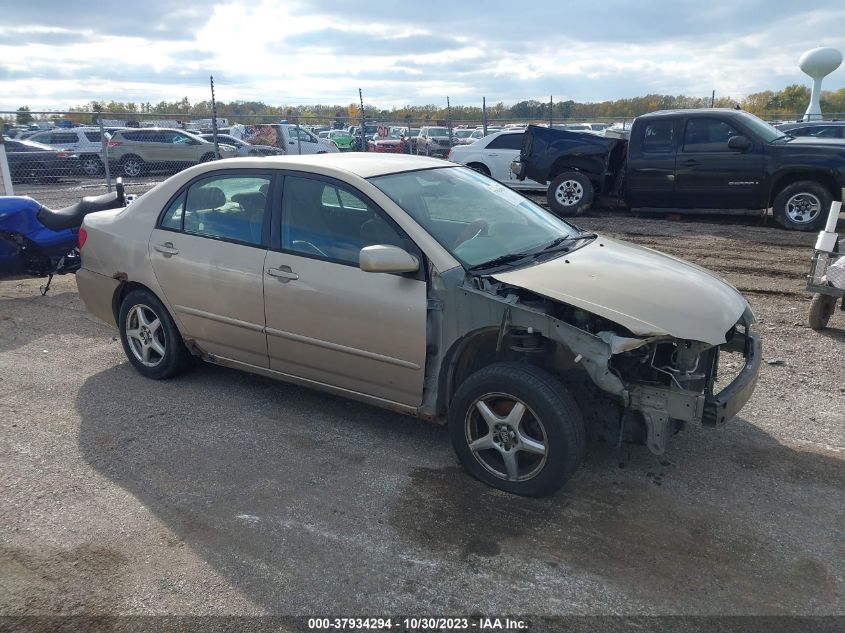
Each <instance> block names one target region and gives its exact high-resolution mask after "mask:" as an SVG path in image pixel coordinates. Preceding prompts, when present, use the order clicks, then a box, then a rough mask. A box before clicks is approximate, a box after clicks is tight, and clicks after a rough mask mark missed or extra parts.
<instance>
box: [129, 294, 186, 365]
mask: <svg viewBox="0 0 845 633" xmlns="http://www.w3.org/2000/svg"><path fill="white" fill-rule="evenodd" d="M117 323H118V330H119V331H120V342H121V343H122V344H123V351H124V352H125V353H126V357H127V358H128V359H129V362H130V363H132V366H133V367H134V368H135V370H136V371H137V372H138V373H139V374H141V375H142V376H144V377H146V378H152V379H154V380H164V379H165V378H170V377H172V376H175V375H176V374H179V373H181V372H183V371H185V369H187V368H188V365H189V363H190V360H191V355H190V353H189V352H188V349H187V348H186V347H185V343H184V341H183V340H182V335H181V334H180V333H179V329H178V328H177V327H176V323H175V322H174V321H173V318H172V317H171V316H170V313H168V311H167V308H165V307H164V304H162V303H161V301H159V300H158V297H156V296H155V295H154V294H153V293H152V292H150V291H149V290H146V289H143V288H137V289H135V290H132V291H130V292H129V294H127V295H126V297H125V298H124V299H123V301H122V302H121V304H120V310H119V311H118V321H117Z"/></svg>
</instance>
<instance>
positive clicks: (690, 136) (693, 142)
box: [684, 118, 739, 152]
mask: <svg viewBox="0 0 845 633" xmlns="http://www.w3.org/2000/svg"><path fill="white" fill-rule="evenodd" d="M733 136H739V132H737V131H736V130H735V129H734V128H733V127H732V126H730V125H728V124H727V123H725V122H724V121H720V120H719V119H706V118H702V119H690V120H689V121H687V127H686V130H685V132H684V151H685V152H727V151H729V149H728V141H729V140H730V139H731V137H733Z"/></svg>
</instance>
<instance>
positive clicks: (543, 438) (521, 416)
mask: <svg viewBox="0 0 845 633" xmlns="http://www.w3.org/2000/svg"><path fill="white" fill-rule="evenodd" d="M449 435H450V437H451V439H452V446H453V447H454V449H455V453H457V455H458V459H459V460H460V461H461V464H462V465H463V466H464V468H465V469H466V470H467V471H469V473H470V474H472V475H473V476H475V477H476V478H477V479H480V480H481V481H483V482H484V483H486V484H488V485H490V486H493V487H494V488H498V489H500V490H504V491H506V492H511V493H514V494H518V495H525V496H529V497H542V496H546V495H549V494H552V493H553V492H555V491H556V490H558V489H559V488H560V487H561V486H563V484H564V483H566V481H567V480H568V479H569V478H570V477H571V476H572V474H573V473H574V472H575V470H576V468H577V467H578V465H579V464H580V462H581V459H582V457H583V455H584V452H585V450H586V433H585V430H584V421H583V419H582V417H581V412H580V411H579V409H578V405H577V404H576V403H575V401H574V400H573V398H572V396H571V395H570V394H569V392H568V391H567V389H566V388H565V387H564V386H563V385H562V384H561V383H560V382H559V381H558V380H557V379H555V377H554V376H552V375H551V374H549V373H548V372H546V371H545V370H543V369H540V368H539V367H535V366H533V365H528V364H522V363H496V364H494V365H490V366H488V367H485V368H484V369H481V370H479V371H478V372H476V373H474V374H472V375H471V376H470V377H469V378H467V379H466V380H465V381H464V383H463V384H462V385H461V386H460V388H459V389H458V391H457V393H456V394H455V397H454V398H453V399H452V403H451V405H450V406H449Z"/></svg>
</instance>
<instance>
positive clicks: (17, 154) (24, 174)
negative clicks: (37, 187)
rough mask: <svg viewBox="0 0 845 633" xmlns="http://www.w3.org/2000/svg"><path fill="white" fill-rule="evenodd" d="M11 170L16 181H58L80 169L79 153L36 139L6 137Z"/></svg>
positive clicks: (7, 155)
mask: <svg viewBox="0 0 845 633" xmlns="http://www.w3.org/2000/svg"><path fill="white" fill-rule="evenodd" d="M3 142H4V144H5V146H6V159H7V160H8V162H9V172H11V176H12V180H13V181H16V182H27V181H28V182H56V181H57V180H59V179H61V178H66V177H68V176H71V175H73V174H74V173H76V171H77V170H78V169H79V155H78V154H74V153H72V152H66V151H64V150H59V149H55V148H54V147H50V146H49V145H44V144H42V143H36V142H35V141H29V140H24V141H18V140H11V139H4V141H3Z"/></svg>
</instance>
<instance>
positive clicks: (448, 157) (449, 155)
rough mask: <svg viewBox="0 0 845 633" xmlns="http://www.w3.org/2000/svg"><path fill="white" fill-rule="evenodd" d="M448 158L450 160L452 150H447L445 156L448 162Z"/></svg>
mask: <svg viewBox="0 0 845 633" xmlns="http://www.w3.org/2000/svg"><path fill="white" fill-rule="evenodd" d="M450 158H452V150H451V149H450V150H449V153H448V154H446V160H449V159H450Z"/></svg>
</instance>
